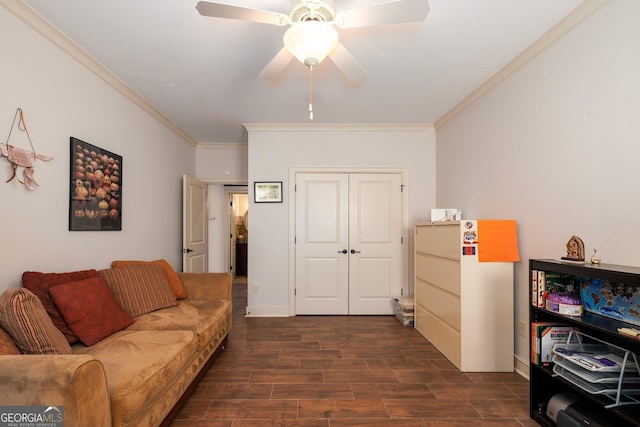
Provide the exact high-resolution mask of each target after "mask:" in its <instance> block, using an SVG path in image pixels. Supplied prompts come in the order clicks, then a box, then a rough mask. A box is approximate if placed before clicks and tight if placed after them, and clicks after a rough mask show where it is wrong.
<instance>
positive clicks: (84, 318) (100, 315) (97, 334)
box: [49, 277, 133, 345]
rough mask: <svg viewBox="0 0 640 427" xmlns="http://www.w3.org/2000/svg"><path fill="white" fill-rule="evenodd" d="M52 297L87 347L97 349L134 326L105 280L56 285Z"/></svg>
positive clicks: (70, 326) (68, 323) (93, 279)
mask: <svg viewBox="0 0 640 427" xmlns="http://www.w3.org/2000/svg"><path fill="white" fill-rule="evenodd" d="M49 294H51V298H53V301H54V302H55V303H56V306H57V307H58V309H59V310H60V312H61V313H62V317H64V320H65V321H66V322H67V325H69V328H70V329H71V331H73V333H74V334H75V336H77V337H78V338H79V339H80V341H82V343H83V344H84V345H94V344H95V343H97V342H98V341H100V340H102V339H104V338H106V337H108V336H109V335H111V334H113V333H114V332H117V331H119V330H121V329H124V328H126V327H127V326H129V325H130V324H132V323H133V317H131V315H130V314H129V313H127V312H126V311H125V310H124V309H123V308H122V306H121V305H120V304H119V303H118V301H116V298H115V297H114V296H113V293H111V289H110V288H109V284H108V283H107V279H105V278H104V277H92V278H90V279H85V280H80V281H78V282H69V283H63V284H62V285H56V286H53V287H51V288H50V289H49Z"/></svg>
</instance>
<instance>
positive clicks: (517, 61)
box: [434, 0, 609, 130]
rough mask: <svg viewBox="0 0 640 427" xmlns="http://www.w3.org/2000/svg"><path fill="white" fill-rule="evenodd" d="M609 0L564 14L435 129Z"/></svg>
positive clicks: (589, 2)
mask: <svg viewBox="0 0 640 427" xmlns="http://www.w3.org/2000/svg"><path fill="white" fill-rule="evenodd" d="M608 1H609V0H585V1H584V2H583V3H582V4H580V6H578V7H576V8H575V9H574V10H573V12H571V13H570V14H569V15H567V16H565V17H564V19H562V20H561V21H560V22H558V23H557V24H556V25H554V26H553V27H552V28H551V29H550V30H549V31H547V32H546V33H544V34H543V35H542V36H540V38H538V40H536V41H535V42H534V43H533V44H532V45H531V46H529V47H528V48H527V49H525V50H524V51H523V52H522V53H521V54H520V55H518V56H516V57H515V58H514V59H513V60H512V61H511V62H509V63H508V64H507V65H505V66H504V67H503V68H502V69H500V71H498V72H497V73H495V74H494V75H493V76H492V77H490V78H489V80H487V81H486V82H484V83H483V84H482V85H481V86H480V87H479V88H477V89H476V90H475V91H473V92H471V94H470V95H469V96H467V97H466V98H465V99H463V100H462V101H461V102H459V103H458V104H457V105H456V106H455V107H453V108H452V109H451V110H449V111H448V112H447V113H445V115H443V116H442V117H440V118H439V119H438V120H436V121H435V123H434V128H435V129H436V130H437V129H439V128H441V127H442V126H444V125H445V124H447V123H448V122H449V121H450V120H452V119H453V118H454V117H456V116H457V115H458V114H460V113H461V112H463V111H464V110H466V109H467V108H468V107H469V106H470V105H471V104H473V103H474V102H476V101H477V100H478V99H480V98H482V97H483V96H484V95H485V94H487V93H488V92H489V91H491V90H492V89H493V88H494V87H496V86H498V84H500V83H501V82H502V81H504V80H506V79H507V78H508V77H509V76H511V75H512V74H513V73H515V72H516V71H518V70H519V69H520V68H521V67H523V66H524V65H525V64H527V63H528V62H529V61H531V60H532V59H533V58H535V57H536V56H537V55H538V54H539V53H541V52H543V51H544V50H546V49H547V48H548V47H549V46H551V45H552V44H554V43H555V42H556V41H557V40H559V39H560V38H562V36H564V35H565V34H566V33H568V32H569V31H571V30H572V29H573V28H575V27H576V26H577V25H578V24H580V23H581V22H582V21H584V20H585V19H587V18H588V17H589V16H591V14H593V13H594V12H595V11H596V10H598V9H600V7H602V6H603V5H604V4H606V3H607V2H608Z"/></svg>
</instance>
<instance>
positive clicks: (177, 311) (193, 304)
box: [129, 300, 231, 349]
mask: <svg viewBox="0 0 640 427" xmlns="http://www.w3.org/2000/svg"><path fill="white" fill-rule="evenodd" d="M229 312H231V301H230V300H188V302H187V301H181V302H180V303H179V304H178V305H177V306H175V307H171V308H167V309H165V310H160V311H154V312H153V313H147V314H145V315H144V316H140V317H138V318H137V319H136V321H135V323H134V324H133V325H131V326H130V327H129V330H152V331H172V330H189V331H193V332H194V333H195V334H196V335H197V336H198V348H199V349H201V348H203V347H204V346H205V345H206V344H207V343H208V342H209V341H211V339H212V338H213V337H214V336H215V335H216V334H217V333H219V332H220V329H221V327H220V322H224V321H226V314H227V313H229Z"/></svg>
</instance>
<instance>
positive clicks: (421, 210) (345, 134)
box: [247, 125, 435, 316]
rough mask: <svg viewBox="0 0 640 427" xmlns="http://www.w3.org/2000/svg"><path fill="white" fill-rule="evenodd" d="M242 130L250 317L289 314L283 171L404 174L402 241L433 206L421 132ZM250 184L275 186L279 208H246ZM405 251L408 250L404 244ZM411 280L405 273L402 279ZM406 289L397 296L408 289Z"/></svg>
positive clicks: (430, 142) (427, 137)
mask: <svg viewBox="0 0 640 427" xmlns="http://www.w3.org/2000/svg"><path fill="white" fill-rule="evenodd" d="M247 127H248V130H249V212H250V215H251V232H250V234H251V243H250V244H249V267H248V268H249V277H248V279H249V289H252V288H253V285H254V284H257V285H259V287H260V293H259V294H252V293H249V296H248V305H249V307H248V311H249V312H250V313H251V315H260V316H269V315H287V314H290V313H289V308H290V307H289V299H290V297H291V295H290V290H289V282H290V269H289V267H290V266H289V249H290V233H289V227H290V224H292V222H290V221H293V220H292V219H291V218H290V204H291V203H293V201H292V200H291V197H290V182H288V181H289V176H290V170H291V168H305V167H336V168H344V169H345V170H347V169H350V168H366V167H370V168H405V169H406V170H408V182H406V183H405V185H406V187H405V191H406V192H407V194H408V215H407V216H408V225H407V228H408V230H406V235H408V236H409V238H411V236H412V235H413V233H411V232H410V229H411V227H412V226H413V224H415V223H416V222H417V221H425V220H426V219H428V212H429V210H430V209H431V208H432V207H434V205H435V204H434V202H435V133H434V132H433V130H432V129H430V128H428V127H426V126H425V127H415V126H407V127H406V128H403V127H402V126H396V127H394V128H387V127H384V126H370V127H368V128H366V127H363V126H353V127H349V126H344V127H340V126H335V127H331V126H324V127H314V126H308V127H304V126H302V127H292V128H289V129H287V128H284V127H282V126H281V127H278V126H261V125H255V126H252V125H248V126H247ZM255 181H282V182H283V196H284V200H283V203H264V204H256V203H253V187H252V186H253V182H255ZM406 245H408V246H407V247H408V248H411V247H412V240H411V239H410V241H409V242H406ZM411 264H412V263H411ZM411 271H412V270H411ZM411 275H412V273H411V272H409V275H408V277H409V278H410V277H411ZM410 282H411V283H408V284H405V288H412V286H411V285H412V281H410ZM406 290H407V291H411V289H406Z"/></svg>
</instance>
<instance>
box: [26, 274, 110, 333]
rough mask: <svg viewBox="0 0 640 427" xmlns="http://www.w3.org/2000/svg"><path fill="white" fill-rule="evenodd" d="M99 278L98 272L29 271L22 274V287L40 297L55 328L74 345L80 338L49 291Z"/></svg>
mask: <svg viewBox="0 0 640 427" xmlns="http://www.w3.org/2000/svg"><path fill="white" fill-rule="evenodd" d="M97 276H98V272H97V271H96V270H81V271H73V272H70V273H39V272H37V271H27V272H25V273H23V274H22V286H24V287H25V288H27V289H28V290H30V291H31V292H33V293H34V294H35V295H36V296H37V297H38V299H39V300H40V302H41V303H42V305H43V306H44V309H45V310H46V311H47V314H48V315H49V317H50V318H51V320H52V321H53V324H54V325H55V327H56V328H58V330H59V331H60V332H62V334H63V335H64V337H65V338H66V339H67V342H68V343H69V344H73V343H75V342H78V338H77V337H76V336H75V335H74V334H73V332H71V330H70V329H69V328H68V327H67V324H66V323H65V321H64V319H63V318H62V315H61V314H60V311H59V310H58V308H57V307H56V305H55V304H54V303H53V300H52V299H51V296H50V295H49V289H50V288H51V287H52V286H56V285H61V284H63V283H68V282H76V281H78V280H84V279H89V278H91V277H97Z"/></svg>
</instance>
